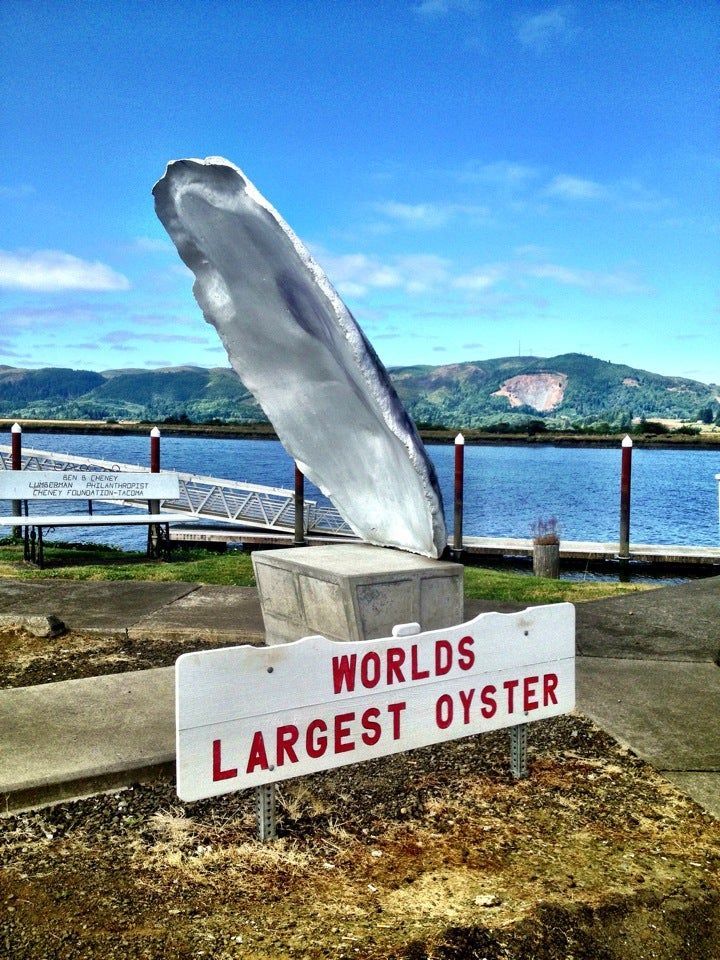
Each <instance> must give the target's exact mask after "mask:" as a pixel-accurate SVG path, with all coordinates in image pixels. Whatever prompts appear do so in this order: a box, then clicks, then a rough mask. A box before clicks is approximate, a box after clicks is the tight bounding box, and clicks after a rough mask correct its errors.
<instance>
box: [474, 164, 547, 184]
mask: <svg viewBox="0 0 720 960" xmlns="http://www.w3.org/2000/svg"><path fill="white" fill-rule="evenodd" d="M539 175H540V171H539V170H538V169H537V168H536V167H530V166H528V165H527V164H524V163H512V162H510V161H506V160H498V161H497V162H495V163H478V162H477V161H472V160H471V161H468V162H467V163H466V164H465V165H464V166H463V167H462V168H461V169H460V171H459V172H458V179H459V180H461V181H462V182H464V183H493V184H499V185H501V186H503V187H512V188H518V187H524V186H526V185H527V184H528V183H529V182H530V181H531V180H534V179H535V178H536V177H538V176H539Z"/></svg>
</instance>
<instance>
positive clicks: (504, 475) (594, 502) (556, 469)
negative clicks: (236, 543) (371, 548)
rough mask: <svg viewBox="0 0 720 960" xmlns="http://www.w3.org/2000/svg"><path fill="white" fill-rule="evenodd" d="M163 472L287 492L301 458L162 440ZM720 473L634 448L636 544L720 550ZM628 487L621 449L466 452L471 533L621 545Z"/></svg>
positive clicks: (439, 460) (230, 443)
mask: <svg viewBox="0 0 720 960" xmlns="http://www.w3.org/2000/svg"><path fill="white" fill-rule="evenodd" d="M23 447H24V448H28V447H33V448H35V449H40V450H49V451H53V452H57V453H69V454H74V455H78V456H84V457H93V458H99V459H103V460H112V461H113V462H120V463H128V464H137V465H147V463H148V456H149V440H148V438H147V437H142V436H126V437H117V436H89V435H87V434H82V435H80V434H78V435H74V434H33V433H32V432H30V431H28V432H27V433H23ZM427 449H428V452H429V454H430V457H431V458H432V460H433V462H434V464H435V467H436V469H437V472H438V477H439V479H440V486H441V489H442V492H443V498H444V501H445V511H446V516H447V518H448V522H449V525H450V524H451V523H452V516H453V505H452V497H453V464H454V449H453V447H452V446H445V445H440V444H430V445H428V448H427ZM162 468H163V469H164V470H179V471H182V472H187V473H195V474H201V475H204V476H211V477H218V478H226V479H231V480H244V481H248V482H250V483H257V484H264V485H267V486H275V487H284V488H287V489H292V486H293V464H292V461H291V460H290V458H289V457H288V456H287V454H286V453H285V451H284V450H283V448H282V446H281V445H280V443H278V441H276V440H223V439H218V440H208V439H200V438H195V437H163V438H162ZM718 473H720V453H718V452H715V451H712V450H694V449H681V450H655V449H635V450H634V451H633V477H632V513H631V541H634V542H636V543H671V544H689V545H694V546H718V545H720V531H719V527H718V492H717V481H716V480H715V475H716V474H718ZM619 485H620V449H619V447H618V449H597V448H593V447H554V446H545V445H533V446H519V445H515V444H513V445H507V446H502V445H498V446H467V447H466V449H465V504H464V507H465V509H464V532H465V534H466V535H468V536H486V537H489V536H505V537H529V536H531V530H532V526H533V524H534V523H535V522H536V521H538V520H547V519H548V518H550V517H556V518H557V521H558V526H559V531H560V536H561V537H562V538H564V539H566V540H615V539H617V537H618V512H619ZM306 497H307V498H308V499H321V495H320V494H319V492H318V491H317V490H315V488H314V487H313V486H312V484H307V487H306ZM70 506H71V505H70V504H68V508H70ZM83 506H84V505H83ZM33 509H35V507H33ZM99 509H102V508H99ZM53 512H57V505H53ZM63 512H65V511H63ZM52 538H54V539H61V538H64V539H74V540H77V539H83V540H87V541H90V540H95V541H96V542H103V543H113V544H115V545H117V546H122V547H125V548H131V547H136V548H137V547H142V546H143V545H144V539H145V533H144V531H142V530H139V529H134V528H128V527H125V528H122V527H119V528H113V527H104V528H99V529H90V528H87V529H81V528H78V529H71V530H68V531H60V530H58V531H55V532H53V534H52Z"/></svg>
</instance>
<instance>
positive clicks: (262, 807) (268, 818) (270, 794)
mask: <svg viewBox="0 0 720 960" xmlns="http://www.w3.org/2000/svg"><path fill="white" fill-rule="evenodd" d="M255 798H256V801H257V818H258V839H259V840H260V842H261V843H264V842H265V841H266V840H275V839H276V838H277V821H276V819H275V784H274V783H264V784H262V786H260V787H256V788H255Z"/></svg>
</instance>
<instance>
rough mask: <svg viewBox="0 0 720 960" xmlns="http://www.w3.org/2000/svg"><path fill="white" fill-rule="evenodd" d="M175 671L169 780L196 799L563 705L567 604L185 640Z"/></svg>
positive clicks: (541, 714) (509, 722) (510, 722)
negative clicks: (362, 630)
mask: <svg viewBox="0 0 720 960" xmlns="http://www.w3.org/2000/svg"><path fill="white" fill-rule="evenodd" d="M175 683H176V701H175V703H176V734H177V792H178V795H179V796H180V798H181V799H182V800H185V801H190V800H200V799H202V798H203V797H211V796H217V795H219V794H222V793H229V792H231V791H234V790H243V789H246V788H248V787H255V786H260V785H262V784H267V783H273V782H276V781H279V780H285V779H288V778H290V777H298V776H303V775H305V774H309V773H314V772H316V771H319V770H327V769H330V768H333V767H339V766H344V765H345V764H349V763H357V762H360V761H362V760H370V759H372V758H374V757H382V756H386V755H388V754H392V753H401V752H404V751H406V750H411V749H413V748H415V747H422V746H426V745H428V744H432V743H441V742H443V741H445V740H454V739H457V738H460V737H466V736H470V735H472V734H477V733H484V732H486V731H490V730H497V729H500V728H502V727H511V726H515V725H517V724H520V723H527V722H529V721H531V720H542V719H545V718H547V717H553V716H557V715H558V714H562V713H568V712H569V711H570V710H572V709H573V708H574V706H575V608H574V607H573V605H572V604H570V603H559V604H552V605H549V606H544V607H531V608H529V609H527V610H524V611H522V612H520V613H514V614H500V613H485V614H481V615H480V616H478V617H476V618H475V619H474V620H471V621H469V622H468V623H464V624H460V625H459V626H455V627H450V628H448V629H446V630H433V631H430V632H427V633H418V634H416V635H414V636H402V637H400V636H395V637H388V638H386V639H383V640H369V641H364V642H359V643H337V642H334V641H330V640H327V639H326V638H325V637H319V636H315V637H306V638H304V639H303V640H297V641H296V642H294V643H289V644H279V645H275V646H270V647H250V646H242V647H229V648H225V649H219V650H208V651H203V652H199V653H187V654H184V655H183V656H181V657H179V659H178V660H177V663H176V668H175Z"/></svg>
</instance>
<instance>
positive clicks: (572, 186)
mask: <svg viewBox="0 0 720 960" xmlns="http://www.w3.org/2000/svg"><path fill="white" fill-rule="evenodd" d="M543 193H544V194H545V196H547V197H560V198H561V199H563V200H605V199H607V198H608V196H609V191H608V189H607V187H604V186H603V185H602V184H600V183H597V182H596V181H595V180H583V179H582V178H581V177H570V176H567V175H565V174H559V175H558V176H557V177H553V179H552V180H551V181H550V183H549V184H548V185H547V186H546V187H545V189H544V191H543Z"/></svg>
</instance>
